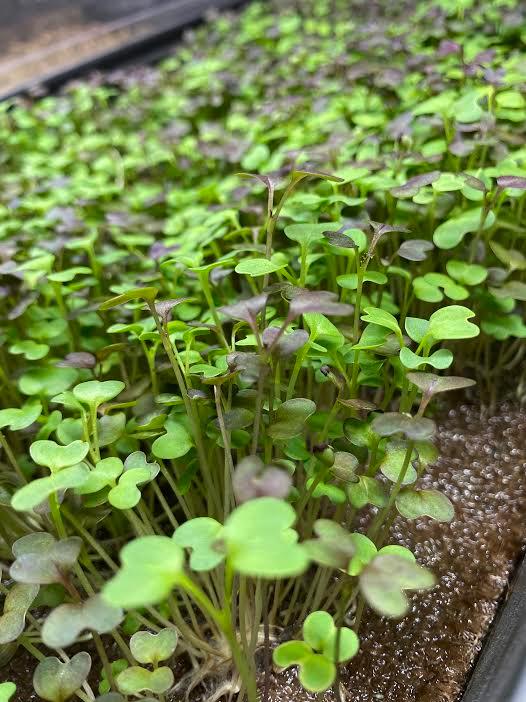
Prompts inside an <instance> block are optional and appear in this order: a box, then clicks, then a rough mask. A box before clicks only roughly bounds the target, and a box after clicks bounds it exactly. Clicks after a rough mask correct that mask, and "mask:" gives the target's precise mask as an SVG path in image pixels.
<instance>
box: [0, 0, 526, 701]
mask: <svg viewBox="0 0 526 702" xmlns="http://www.w3.org/2000/svg"><path fill="white" fill-rule="evenodd" d="M283 5H284V7H283ZM386 5H387V3H378V4H376V3H374V2H373V3H367V4H364V3H361V2H349V0H341V1H338V0H334V1H333V2H330V1H329V0H312V2H311V1H310V0H301V1H299V2H290V3H281V2H279V3H275V4H273V3H268V4H267V3H255V4H251V5H250V6H249V7H248V8H247V9H246V10H245V11H244V12H242V13H241V14H240V15H239V16H238V17H232V18H230V17H219V18H216V19H214V20H213V21H212V22H210V23H209V24H208V25H206V26H205V27H203V28H202V29H199V30H198V31H197V32H196V33H195V34H192V35H191V36H189V37H188V38H187V40H186V41H185V42H184V43H183V44H182V45H181V47H180V48H178V50H177V52H176V53H175V54H174V55H173V56H172V57H170V58H169V59H167V60H166V61H164V63H163V64H162V65H161V67H159V68H149V67H144V68H138V69H133V70H128V71H125V72H119V73H115V74H113V75H111V76H109V77H107V78H94V79H92V80H91V81H88V82H84V83H78V84H76V85H74V86H71V87H69V88H68V89H67V90H66V91H65V92H64V93H63V94H61V95H59V96H53V97H45V98H43V99H40V100H38V101H36V102H32V103H18V104H16V105H13V104H7V103H6V104H4V105H2V106H1V114H0V136H1V146H0V159H1V171H0V203H1V204H0V257H1V259H2V262H1V264H0V270H1V272H2V292H3V295H2V302H1V304H2V312H3V314H2V326H1V330H0V340H1V348H0V353H1V366H0V383H1V386H2V393H1V399H0V402H1V404H2V407H3V409H1V410H0V430H1V431H0V442H1V444H2V447H3V453H2V455H1V458H0V465H1V469H2V471H1V473H0V559H1V562H2V576H3V577H2V582H1V583H0V590H1V592H2V595H3V598H4V602H3V615H2V616H1V617H0V662H4V663H5V662H6V661H7V660H9V659H10V658H11V657H12V656H14V655H16V654H17V650H18V648H19V647H23V648H25V649H26V650H27V651H29V652H30V653H31V654H32V655H34V657H35V659H36V660H35V668H36V669H35V674H34V687H35V690H36V692H37V694H38V695H39V696H40V697H41V698H42V699H44V700H49V702H65V701H66V700H69V699H70V698H73V697H75V696H76V697H77V698H80V699H82V700H84V701H86V700H93V699H95V697H96V696H97V695H102V696H101V697H100V698H98V699H100V700H101V701H102V700H104V702H117V701H122V700H134V699H137V698H140V699H143V700H146V699H147V700H158V701H160V702H164V701H166V700H172V699H174V700H179V699H185V698H186V699H190V700H199V699H201V698H203V699H207V700H219V699H228V700H233V699H236V700H238V702H240V701H241V700H243V699H245V700H247V699H248V701H249V702H255V701H256V700H257V699H262V700H265V702H266V700H267V698H268V689H269V676H270V673H271V670H272V667H273V666H274V667H276V668H277V669H280V668H288V667H291V666H296V667H297V668H298V671H299V678H300V681H301V683H302V684H303V686H304V687H305V689H306V690H309V691H314V692H321V691H324V690H326V689H328V688H330V687H331V686H333V687H334V690H335V695H336V697H337V698H338V699H340V689H339V684H338V678H339V671H338V667H339V664H343V663H345V662H346V661H348V660H350V659H351V658H352V657H353V656H355V655H356V653H357V652H358V650H359V635H360V627H363V626H364V625H366V620H367V613H368V611H369V608H372V609H373V610H375V611H376V612H379V613H380V614H382V615H385V616H387V617H395V618H396V617H401V616H404V615H405V614H406V613H407V611H408V607H409V605H408V600H407V597H406V594H405V593H406V592H407V591H412V590H422V589H427V588H430V587H433V585H434V583H435V579H434V576H433V574H432V573H431V572H429V571H428V570H427V569H425V568H423V567H422V566H421V565H419V564H418V563H416V561H415V558H414V556H413V554H412V553H411V552H410V551H408V550H407V549H405V548H402V547H400V546H398V545H396V544H391V543H388V541H387V539H388V535H389V527H390V525H391V523H392V521H393V519H394V518H395V517H396V516H397V515H401V516H402V517H403V518H405V519H411V520H413V519H427V518H431V519H436V520H439V521H445V522H447V521H450V520H451V519H453V516H454V508H453V505H452V504H451V503H450V501H449V500H448V498H447V497H446V496H445V495H443V494H441V493H440V492H438V491H435V490H424V489H421V487H420V486H419V480H420V478H421V476H422V475H423V473H424V472H425V470H426V467H427V466H428V465H429V464H430V463H432V462H433V461H434V460H435V458H436V456H437V449H436V448H435V446H434V445H433V435H434V432H435V423H434V421H433V418H432V417H433V400H434V397H435V396H436V395H437V394H438V393H443V392H446V391H452V390H459V389H463V388H466V387H469V386H470V385H473V384H474V383H475V381H476V380H478V381H479V386H480V391H481V392H482V393H483V395H484V397H486V398H487V400H488V401H489V402H492V401H494V400H495V399H496V397H498V395H499V382H500V380H501V378H503V377H504V376H505V375H510V374H512V375H513V376H514V377H515V378H516V382H515V384H514V385H515V387H516V388H517V393H518V395H519V397H520V398H521V399H522V397H521V396H522V394H523V393H524V381H525V372H524V366H523V365H521V363H522V359H523V356H524V351H525V348H526V347H525V341H524V339H525V337H526V325H525V323H524V311H525V306H524V302H525V300H526V282H525V271H526V256H525V254H524V237H525V229H524V223H525V217H526V214H525V213H524V203H525V201H526V194H525V191H526V163H525V162H526V147H525V145H524V134H525V129H524V124H525V118H526V99H525V92H526V87H525V85H526V74H525V66H526V56H525V52H524V41H525V38H526V30H525V19H524V9H522V10H521V3H519V2H515V1H514V0H509V1H508V0H501V1H495V2H491V3H489V2H480V3H475V2H472V1H471V0H462V1H460V0H432V1H424V2H420V3H417V4H416V7H415V6H414V4H412V3H392V5H393V6H394V7H392V8H391V9H390V10H389V9H387V8H386V7H385V6H386ZM389 13H392V15H389ZM110 643H111V645H110ZM74 644H75V646H76V648H74V650H75V651H79V650H80V651H81V652H80V653H79V652H76V653H75V655H73V654H72V653H71V654H69V653H68V649H69V647H70V646H72V645H74ZM83 648H86V649H88V650H87V651H83V650H82V649H83ZM49 649H55V650H56V651H57V654H56V655H57V657H55V656H53V655H50V651H49ZM116 650H117V651H119V653H118V654H115V653H114V652H115V651H116ZM88 651H89V652H88ZM110 651H111V652H112V653H109V652H110ZM176 659H177V660H178V665H177V666H174V663H175V661H176ZM37 662H38V665H37ZM174 668H176V669H177V670H178V671H181V670H182V671H183V672H182V673H181V672H179V673H178V674H177V676H174V673H173V670H174ZM90 671H91V675H90ZM185 671H186V672H185ZM14 691H15V689H14V685H13V684H12V683H10V682H3V683H1V684H0V701H1V702H7V701H8V700H9V699H10V698H11V696H12V695H13V694H14Z"/></svg>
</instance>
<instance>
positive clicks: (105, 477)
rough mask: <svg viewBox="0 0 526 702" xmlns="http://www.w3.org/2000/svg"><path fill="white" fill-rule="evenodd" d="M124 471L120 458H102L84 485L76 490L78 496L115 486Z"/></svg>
mask: <svg viewBox="0 0 526 702" xmlns="http://www.w3.org/2000/svg"><path fill="white" fill-rule="evenodd" d="M123 470H124V465H123V463H122V461H121V459H120V458H114V457H113V456H111V457H109V458H104V459H102V461H99V462H98V463H97V464H96V465H95V468H94V470H92V471H90V473H89V476H88V478H87V480H86V481H85V483H84V484H83V485H82V486H81V487H80V488H77V490H76V493H77V494H78V495H90V494H92V493H94V492H98V491H99V490H102V489H103V488H105V487H106V486H107V485H115V484H116V482H117V478H118V477H119V476H120V474H121V473H122V471H123Z"/></svg>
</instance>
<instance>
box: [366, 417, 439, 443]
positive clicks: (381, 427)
mask: <svg viewBox="0 0 526 702" xmlns="http://www.w3.org/2000/svg"><path fill="white" fill-rule="evenodd" d="M435 428H436V427H435V423H434V422H433V420H431V419H427V417H410V416H409V415H407V414H401V413H399V412H385V414H380V415H378V416H377V417H375V418H374V420H373V423H372V429H373V431H375V432H376V433H377V434H379V435H380V436H392V435H393V434H404V435H405V436H406V437H407V438H408V439H413V440H414V441H422V440H425V439H430V438H431V437H432V436H433V435H434V433H435Z"/></svg>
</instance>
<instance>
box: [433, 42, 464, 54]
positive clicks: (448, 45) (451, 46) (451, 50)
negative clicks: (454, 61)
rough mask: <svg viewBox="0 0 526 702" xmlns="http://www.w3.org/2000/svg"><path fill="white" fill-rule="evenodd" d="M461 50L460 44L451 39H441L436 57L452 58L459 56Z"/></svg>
mask: <svg viewBox="0 0 526 702" xmlns="http://www.w3.org/2000/svg"><path fill="white" fill-rule="evenodd" d="M461 50H462V47H461V46H460V44H458V43H457V42H456V41H452V40H451V39H442V41H441V42H440V44H439V46H438V50H437V55H438V56H440V57H445V56H452V55H454V54H459V53H460V52H461Z"/></svg>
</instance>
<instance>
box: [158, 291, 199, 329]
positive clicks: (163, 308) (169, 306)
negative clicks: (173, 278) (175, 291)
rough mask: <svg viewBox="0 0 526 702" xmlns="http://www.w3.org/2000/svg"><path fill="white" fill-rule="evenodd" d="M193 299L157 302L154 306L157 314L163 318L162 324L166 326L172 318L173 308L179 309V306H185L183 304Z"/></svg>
mask: <svg viewBox="0 0 526 702" xmlns="http://www.w3.org/2000/svg"><path fill="white" fill-rule="evenodd" d="M191 299H192V298H191V297H177V298H174V299H173V300H161V302H155V303H154V306H155V310H156V312H157V314H158V315H159V317H160V318H161V321H162V323H163V324H165V325H166V324H168V322H169V321H170V319H171V317H172V310H173V308H174V307H177V305H181V304H183V302H188V301H189V300H191Z"/></svg>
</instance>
